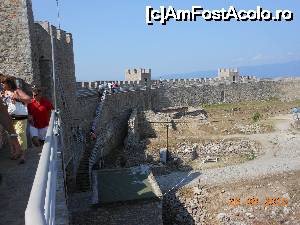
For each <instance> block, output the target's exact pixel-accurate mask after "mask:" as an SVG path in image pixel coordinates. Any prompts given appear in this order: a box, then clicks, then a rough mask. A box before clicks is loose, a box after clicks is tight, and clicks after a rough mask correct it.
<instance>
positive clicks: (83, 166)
mask: <svg viewBox="0 0 300 225" xmlns="http://www.w3.org/2000/svg"><path fill="white" fill-rule="evenodd" d="M92 149H93V143H89V144H88V145H87V147H86V149H85V152H84V153H83V156H82V158H81V160H80V163H79V167H78V170H77V174H76V188H75V192H87V191H89V190H90V180H89V158H90V155H91V152H92Z"/></svg>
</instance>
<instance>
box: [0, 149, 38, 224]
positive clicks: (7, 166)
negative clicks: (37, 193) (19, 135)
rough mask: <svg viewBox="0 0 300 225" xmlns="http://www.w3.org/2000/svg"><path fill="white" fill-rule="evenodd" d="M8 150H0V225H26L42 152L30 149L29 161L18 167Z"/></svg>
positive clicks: (28, 152) (28, 153)
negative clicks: (31, 192)
mask: <svg viewBox="0 0 300 225" xmlns="http://www.w3.org/2000/svg"><path fill="white" fill-rule="evenodd" d="M9 156H10V153H9V150H7V149H1V150H0V173H1V175H2V182H1V184H0V225H24V224H25V219H24V213H25V209H26V206H27V202H28V199H29V195H30V191H31V187H32V183H33V180H34V176H35V172H36V169H37V165H38V162H39V158H40V150H39V149H37V148H33V149H28V151H27V156H26V158H27V161H26V163H25V164H23V165H18V163H17V161H13V160H10V159H9Z"/></svg>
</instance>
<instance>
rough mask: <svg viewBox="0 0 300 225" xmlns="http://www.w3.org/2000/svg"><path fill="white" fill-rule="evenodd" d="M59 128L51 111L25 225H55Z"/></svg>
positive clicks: (58, 121) (55, 115)
mask: <svg viewBox="0 0 300 225" xmlns="http://www.w3.org/2000/svg"><path fill="white" fill-rule="evenodd" d="M59 126H60V120H59V117H58V116H57V113H56V112H55V111H52V113H51V119H50V123H49V127H48V130H47V135H46V140H45V143H44V146H43V149H42V154H41V157H40V161H39V164H38V168H37V171H36V174H35V178H34V182H33V185H32V189H31V193H30V197H29V201H28V204H27V208H26V211H25V225H54V224H55V201H56V175H57V168H56V158H57V149H58V135H59Z"/></svg>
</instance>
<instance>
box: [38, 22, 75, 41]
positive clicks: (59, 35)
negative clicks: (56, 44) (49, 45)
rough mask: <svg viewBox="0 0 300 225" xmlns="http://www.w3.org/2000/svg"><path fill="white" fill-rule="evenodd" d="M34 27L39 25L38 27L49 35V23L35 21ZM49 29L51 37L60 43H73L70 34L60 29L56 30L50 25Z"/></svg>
mask: <svg viewBox="0 0 300 225" xmlns="http://www.w3.org/2000/svg"><path fill="white" fill-rule="evenodd" d="M35 25H37V27H38V26H39V25H40V27H42V28H44V30H45V31H46V32H47V33H48V34H49V35H50V23H49V22H48V21H37V22H35ZM51 27H52V33H53V37H56V40H58V41H62V42H64V43H67V44H70V43H73V37H72V34H71V33H69V32H66V31H64V30H62V29H58V28H57V27H56V26H53V25H51Z"/></svg>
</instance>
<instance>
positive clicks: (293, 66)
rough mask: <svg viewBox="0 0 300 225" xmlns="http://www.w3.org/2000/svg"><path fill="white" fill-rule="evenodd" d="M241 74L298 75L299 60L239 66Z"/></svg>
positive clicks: (199, 74)
mask: <svg viewBox="0 0 300 225" xmlns="http://www.w3.org/2000/svg"><path fill="white" fill-rule="evenodd" d="M238 68H239V70H240V73H241V75H244V76H245V75H250V76H257V77H260V78H269V77H287V76H300V61H292V62H287V63H277V64H266V65H257V66H241V67H238ZM217 74H218V71H217V69H216V70H208V71H196V72H187V73H181V74H179V73H178V74H169V75H164V76H162V78H163V79H171V78H175V79H176V78H197V77H216V76H217Z"/></svg>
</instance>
